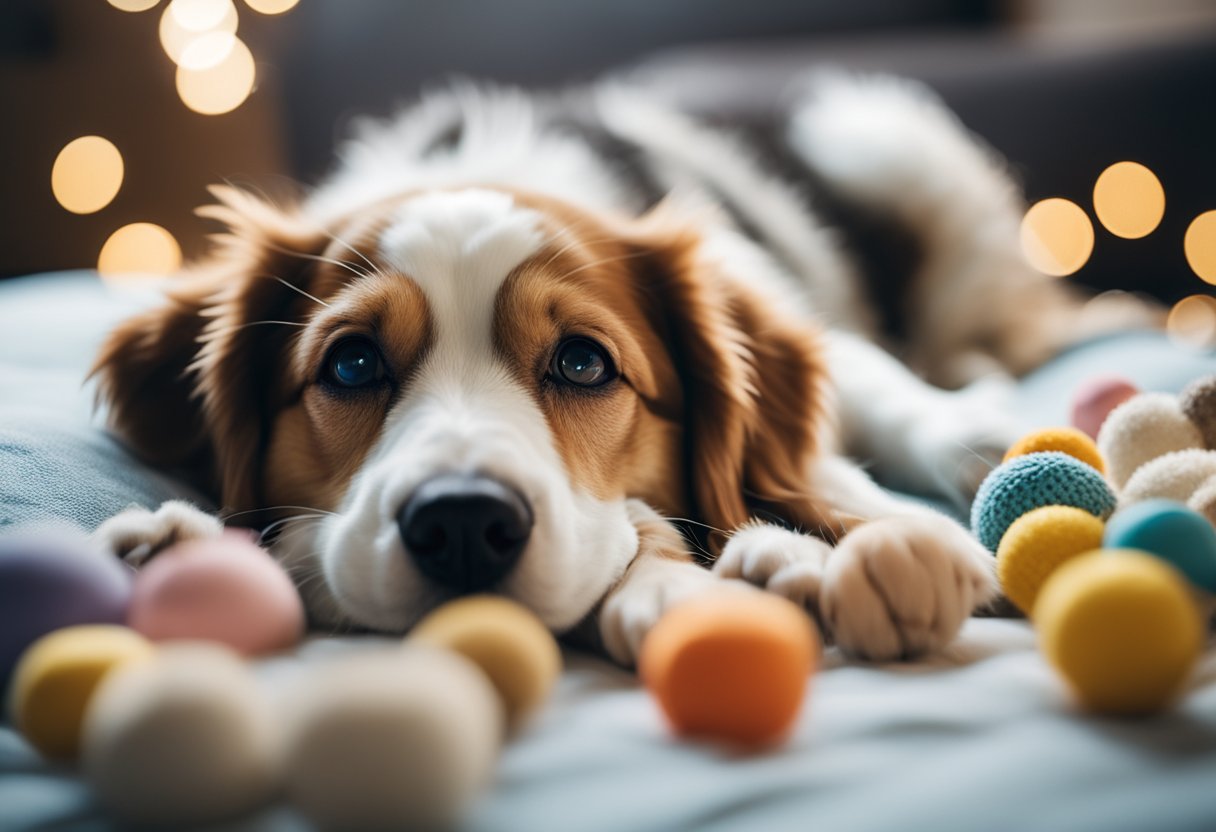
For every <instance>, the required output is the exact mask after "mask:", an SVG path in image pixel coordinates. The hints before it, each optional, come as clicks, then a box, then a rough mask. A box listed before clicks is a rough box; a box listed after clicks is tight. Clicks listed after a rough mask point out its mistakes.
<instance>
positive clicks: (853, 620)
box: [714, 457, 996, 660]
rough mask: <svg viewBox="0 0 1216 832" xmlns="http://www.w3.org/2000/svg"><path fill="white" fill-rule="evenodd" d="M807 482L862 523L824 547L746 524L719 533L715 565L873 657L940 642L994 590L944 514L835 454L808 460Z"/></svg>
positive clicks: (983, 562) (981, 559)
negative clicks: (723, 536)
mask: <svg viewBox="0 0 1216 832" xmlns="http://www.w3.org/2000/svg"><path fill="white" fill-rule="evenodd" d="M811 482H812V483H814V485H815V488H816V490H817V491H818V492H819V493H821V494H823V495H825V499H826V500H827V501H828V502H829V503H830V504H831V506H832V507H833V508H834V509H835V510H836V511H838V512H839V513H840V514H842V515H848V516H853V517H857V518H864V519H866V520H867V521H868V522H864V523H861V524H860V525H858V526H856V527H855V528H854V529H853V530H852V531H850V532H848V533H847V534H845V535H844V537H843V539H842V540H841V541H840V543H839V544H838V545H837V546H836V547H835V548H834V549H833V548H831V547H830V546H829V545H828V544H827V543H825V542H824V541H822V540H820V539H818V538H814V537H810V536H809V535H802V534H798V533H796V532H792V531H788V530H786V529H780V528H777V527H775V526H770V525H755V526H747V527H745V528H743V529H741V530H740V531H739V532H737V533H736V534H735V535H734V536H733V537H732V538H731V539H730V541H728V542H727V544H726V547H725V548H724V550H723V552H722V556H721V557H720V558H719V559H718V562H717V563H716V564H715V565H714V572H715V574H717V575H720V576H723V577H735V578H742V579H743V580H745V581H748V582H749V583H752V584H755V585H758V586H762V587H764V588H765V589H767V590H769V591H771V592H775V593H777V594H779V595H782V596H784V597H786V598H789V599H790V600H792V601H795V602H797V603H800V604H802V605H803V606H804V607H805V608H806V609H807V610H808V611H809V612H811V613H812V614H814V615H815V616H816V618H818V619H819V621H820V623H821V624H822V625H823V627H824V629H825V631H826V632H827V634H828V635H829V636H830V637H831V638H833V639H834V640H835V642H836V644H837V645H839V646H840V647H841V649H843V650H844V651H845V652H847V653H850V654H852V655H856V656H860V657H863V658H868V659H877V660H893V659H901V658H911V657H913V656H916V655H920V654H923V653H928V652H932V651H934V650H938V649H940V648H942V647H944V646H945V645H947V644H948V643H949V642H950V641H951V640H953V639H954V637H955V636H956V635H957V634H958V631H959V629H960V628H961V627H962V625H963V622H964V621H966V619H967V617H968V616H970V615H971V613H972V612H973V611H974V610H975V609H976V608H977V607H979V606H982V605H983V604H985V603H987V602H988V601H990V600H991V599H992V598H993V597H994V596H995V594H996V582H995V578H994V575H993V560H992V556H991V555H989V554H988V552H987V551H986V550H985V549H984V548H983V546H981V545H980V544H979V542H978V541H976V540H975V538H973V537H972V536H971V535H970V534H968V533H967V531H966V530H965V529H963V528H962V527H961V526H959V525H958V524H957V523H955V522H954V521H953V520H951V519H949V518H948V517H945V516H944V515H941V514H939V513H937V512H935V511H933V510H932V509H929V508H925V507H923V506H920V505H917V504H915V503H911V502H908V501H905V500H901V499H899V498H896V497H894V496H892V495H890V494H888V493H887V492H885V491H883V490H882V489H881V488H879V487H878V486H877V485H876V484H875V483H874V482H873V481H872V480H871V479H870V478H869V477H868V476H866V474H865V473H864V472H863V471H862V470H861V469H859V468H857V467H856V466H855V465H853V464H852V463H851V462H849V461H848V460H845V459H842V458H840V457H827V458H825V459H823V460H821V461H819V462H817V463H816V464H815V467H814V470H813V471H812V474H811Z"/></svg>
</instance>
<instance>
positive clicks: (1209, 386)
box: [1178, 375, 1216, 448]
mask: <svg viewBox="0 0 1216 832" xmlns="http://www.w3.org/2000/svg"><path fill="white" fill-rule="evenodd" d="M1178 405H1179V407H1180V408H1181V410H1182V412H1183V413H1184V414H1186V417H1187V418H1188V419H1190V420H1191V421H1192V422H1194V423H1195V427H1197V428H1199V432H1200V433H1201V434H1202V435H1203V442H1204V444H1205V445H1207V446H1208V447H1209V448H1216V375H1213V376H1206V377H1204V378H1200V379H1196V380H1195V381H1192V382H1191V383H1190V384H1188V385H1187V386H1186V387H1185V388H1184V389H1183V391H1182V393H1181V394H1179V396H1178Z"/></svg>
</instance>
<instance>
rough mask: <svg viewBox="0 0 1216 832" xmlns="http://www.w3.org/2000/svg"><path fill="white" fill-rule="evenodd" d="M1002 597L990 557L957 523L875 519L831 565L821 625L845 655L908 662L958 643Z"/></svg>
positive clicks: (851, 536) (837, 553)
mask: <svg viewBox="0 0 1216 832" xmlns="http://www.w3.org/2000/svg"><path fill="white" fill-rule="evenodd" d="M995 592H996V581H995V577H994V575H993V569H992V557H991V556H990V555H989V554H988V553H987V552H986V551H985V550H984V548H983V547H982V546H981V545H980V544H979V542H978V541H976V540H975V539H974V538H972V537H971V536H970V535H969V534H967V532H966V531H965V530H964V529H963V528H962V527H961V526H959V525H957V524H956V523H954V522H952V521H951V520H948V519H947V518H945V517H940V516H935V515H928V514H926V515H923V516H922V515H915V516H913V515H909V516H901V517H888V518H883V519H881V520H874V521H872V522H870V523H866V524H865V525H863V526H860V527H859V528H857V529H855V530H854V531H852V532H851V533H850V534H848V535H847V536H846V537H845V538H844V540H843V541H841V543H840V545H838V546H837V547H836V550H835V551H834V552H833V554H832V556H831V557H830V558H829V559H828V564H827V569H826V571H825V573H824V579H823V589H822V591H821V593H820V608H821V611H822V615H823V619H824V622H825V624H826V626H827V627H828V629H829V631H830V632H831V633H832V635H833V636H834V638H835V641H836V644H837V645H839V646H840V648H841V649H842V650H844V651H845V652H846V653H849V654H852V655H855V656H859V657H862V658H867V659H874V660H887V661H889V660H895V659H908V658H912V657H914V656H918V655H921V654H924V653H928V652H931V651H934V650H938V649H940V648H942V647H944V646H945V645H947V644H948V643H950V641H952V640H953V639H954V637H955V635H957V634H958V631H959V629H960V628H961V627H962V625H963V622H964V621H966V620H967V617H968V616H970V615H971V613H972V611H973V610H975V608H976V607H978V606H979V605H981V604H983V603H986V602H987V601H988V600H990V599H991V598H992V597H993V595H994V594H995Z"/></svg>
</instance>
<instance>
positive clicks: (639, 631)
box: [599, 561, 756, 667]
mask: <svg viewBox="0 0 1216 832" xmlns="http://www.w3.org/2000/svg"><path fill="white" fill-rule="evenodd" d="M755 591H756V590H755V588H754V587H752V586H749V585H748V584H746V583H744V582H742V581H734V580H721V579H719V578H718V577H716V576H715V575H713V574H712V573H711V572H710V571H709V570H708V569H704V568H702V567H700V566H697V565H696V564H692V563H681V562H677V561H656V562H652V563H648V564H646V565H645V566H644V567H643V569H642V570H640V573H639V574H636V575H632V576H627V577H626V579H625V581H624V582H623V583H622V585H621V586H620V587H619V588H618V589H617V590H616V591H615V592H613V593H612V594H611V595H609V596H608V598H607V599H606V600H605V601H604V606H603V607H602V608H601V610H600V616H599V628H600V639H601V641H602V642H603V645H604V649H605V650H606V651H607V653H608V655H609V656H611V657H612V659H613V660H614V661H616V662H617V663H618V664H620V665H622V666H624V667H633V666H634V665H636V664H637V660H638V656H640V655H641V651H642V642H644V641H645V640H646V636H647V635H649V634H650V631H651V630H652V629H653V628H654V625H656V624H658V623H659V619H660V618H662V617H663V615H664V613H666V612H667V610H669V609H671V608H672V607H673V606H675V605H676V604H679V603H680V602H681V601H685V600H688V599H689V598H692V597H700V596H701V595H708V594H713V593H732V592H755Z"/></svg>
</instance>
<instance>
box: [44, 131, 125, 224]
mask: <svg viewBox="0 0 1216 832" xmlns="http://www.w3.org/2000/svg"><path fill="white" fill-rule="evenodd" d="M122 175H123V164H122V154H121V153H119V152H118V148H117V147H115V146H114V145H113V144H112V143H111V142H110V141H108V140H107V139H103V138H102V137H101V136H81V137H80V138H78V139H73V140H72V141H70V142H68V143H67V145H65V146H64V148H63V150H61V151H59V155H58V156H56V157H55V164H54V165H53V166H52V167H51V192H52V193H54V194H55V199H56V200H58V201H59V204H60V205H62V206H63V207H64V208H66V209H68V210H69V211H71V212H72V213H74V214H92V213H93V212H94V211H100V210H101V209H102V208H105V207H106V206H107V205H109V204H110V201H111V200H113V199H114V197H115V196H117V195H118V189H119V188H121V187H122Z"/></svg>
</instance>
